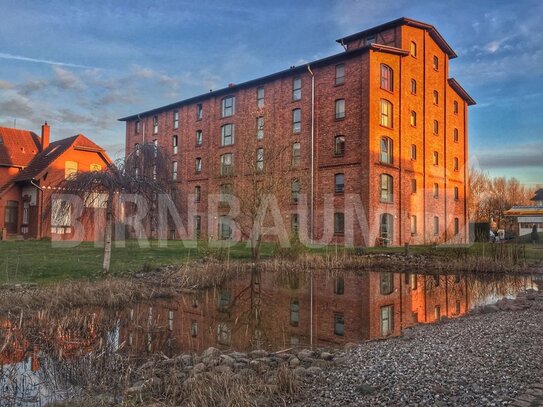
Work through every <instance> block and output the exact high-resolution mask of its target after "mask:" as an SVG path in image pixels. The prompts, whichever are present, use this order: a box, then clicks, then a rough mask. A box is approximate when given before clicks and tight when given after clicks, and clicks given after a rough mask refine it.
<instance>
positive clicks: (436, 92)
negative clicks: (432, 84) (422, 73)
mask: <svg viewBox="0 0 543 407" xmlns="http://www.w3.org/2000/svg"><path fill="white" fill-rule="evenodd" d="M433 101H434V105H439V93H438V91H437V90H434V93H433Z"/></svg>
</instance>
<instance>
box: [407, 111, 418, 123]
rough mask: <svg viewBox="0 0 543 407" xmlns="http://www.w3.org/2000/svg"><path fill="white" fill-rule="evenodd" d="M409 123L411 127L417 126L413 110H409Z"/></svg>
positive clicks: (415, 114) (415, 113)
mask: <svg viewBox="0 0 543 407" xmlns="http://www.w3.org/2000/svg"><path fill="white" fill-rule="evenodd" d="M409 121H410V123H411V126H416V125H417V112H415V111H414V110H411V116H410V119H409Z"/></svg>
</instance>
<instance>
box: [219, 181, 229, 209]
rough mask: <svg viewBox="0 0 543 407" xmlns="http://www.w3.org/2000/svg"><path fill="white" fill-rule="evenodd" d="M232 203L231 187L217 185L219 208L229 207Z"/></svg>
mask: <svg viewBox="0 0 543 407" xmlns="http://www.w3.org/2000/svg"><path fill="white" fill-rule="evenodd" d="M231 203H232V185H231V184H221V185H219V204H220V205H221V206H229V205H230V204H231Z"/></svg>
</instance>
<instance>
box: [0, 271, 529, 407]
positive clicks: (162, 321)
mask: <svg viewBox="0 0 543 407" xmlns="http://www.w3.org/2000/svg"><path fill="white" fill-rule="evenodd" d="M526 289H537V284H536V283H535V282H534V280H533V278H532V277H531V276H504V275H494V276H474V275H422V274H408V273H389V272H366V273H355V272H341V273H336V272H334V273H332V272H326V271H322V272H318V271H314V272H312V273H308V274H303V275H300V274H299V273H292V272H285V273H259V272H257V271H254V272H253V273H249V274H247V276H246V277H243V278H237V279H235V280H231V281H228V282H225V283H223V284H222V285H221V286H220V287H215V288H212V289H208V290H203V291H190V290H187V291H185V292H183V293H181V294H180V295H179V296H178V297H176V298H174V299H168V300H157V301H153V302H151V303H138V304H130V305H128V306H126V307H125V308H123V309H104V308H102V309H72V310H68V311H66V312H59V311H58V310H42V311H39V312H36V313H33V314H31V315H2V314H0V406H10V407H11V406H24V407H34V406H44V405H46V404H47V403H48V402H51V401H53V400H58V399H65V398H67V397H70V396H72V395H74V394H76V393H77V388H78V387H80V384H81V383H83V382H84V381H85V380H94V378H93V377H92V376H93V375H94V374H95V373H96V371H95V370H92V369H101V370H107V369H111V370H112V371H123V369H125V368H126V367H127V366H128V365H127V364H126V363H127V362H126V360H129V361H130V362H129V363H133V364H139V363H142V362H143V361H145V359H147V358H149V357H150V356H151V355H156V354H163V355H166V356H172V355H177V354H180V353H188V352H199V351H202V350H204V349H206V348H207V347H209V346H214V347H218V348H221V349H225V350H228V349H232V350H237V351H246V350H251V349H261V348H262V349H268V350H282V349H288V348H292V347H310V346H313V347H321V348H322V347H330V348H333V347H341V346H343V345H344V344H346V343H348V342H361V341H365V340H372V339H382V338H388V337H392V336H397V335H400V334H401V332H402V330H403V329H405V328H408V327H410V326H413V325H415V324H417V323H433V322H437V321H439V320H441V319H443V318H456V317H458V316H461V315H463V314H465V313H466V312H468V311H469V310H470V309H472V308H473V307H475V306H478V305H482V304H488V303H492V302H495V301H496V300H497V299H499V298H502V297H511V296H515V295H516V294H518V293H519V292H522V291H524V290H526ZM106 354H107V357H103V358H102V359H100V360H101V362H100V363H102V364H107V366H98V367H97V366H96V360H98V357H97V355H98V356H103V355H106ZM119 355H122V356H124V358H120V357H119ZM119 360H122V362H120V361H119ZM91 365H92V366H91ZM85 375H86V376H87V377H84V376H85ZM120 376H122V375H120V374H116V375H115V376H114V378H113V379H112V378H111V377H109V378H107V377H105V376H104V377H103V378H102V380H104V381H106V382H107V381H111V380H117V379H118V378H119V377H120ZM97 377H98V376H97ZM96 380H97V381H98V379H96ZM119 380H121V379H119ZM106 384H107V385H111V383H106ZM119 386H121V383H120V382H119Z"/></svg>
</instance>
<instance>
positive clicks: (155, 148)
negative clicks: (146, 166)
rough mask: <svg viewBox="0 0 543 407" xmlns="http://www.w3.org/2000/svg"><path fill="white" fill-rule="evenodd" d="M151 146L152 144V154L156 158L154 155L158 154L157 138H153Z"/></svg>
mask: <svg viewBox="0 0 543 407" xmlns="http://www.w3.org/2000/svg"><path fill="white" fill-rule="evenodd" d="M153 146H154V156H155V158H156V156H157V155H158V140H157V139H154V140H153Z"/></svg>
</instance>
